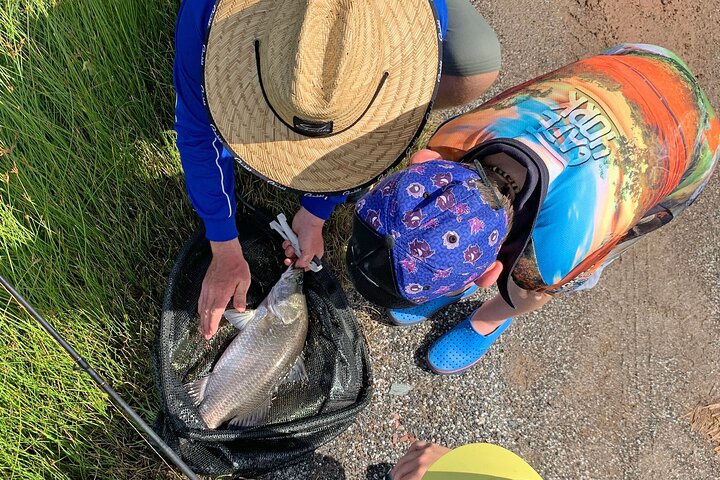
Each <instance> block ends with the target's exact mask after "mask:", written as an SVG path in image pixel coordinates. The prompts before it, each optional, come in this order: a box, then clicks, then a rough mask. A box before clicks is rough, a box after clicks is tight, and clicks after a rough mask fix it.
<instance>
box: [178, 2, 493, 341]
mask: <svg viewBox="0 0 720 480" xmlns="http://www.w3.org/2000/svg"><path fill="white" fill-rule="evenodd" d="M175 46H176V56H175V63H174V69H173V78H174V84H175V88H176V92H177V102H176V122H175V130H176V131H177V146H178V150H179V152H180V158H181V161H182V165H183V170H184V172H185V179H186V186H187V190H188V194H189V197H190V200H191V202H192V204H193V206H194V207H195V210H196V211H197V212H198V214H199V216H200V217H201V219H202V220H203V223H204V225H205V230H206V236H207V238H208V240H210V242H211V247H212V251H213V260H212V263H211V264H210V267H209V268H208V271H207V274H206V276H205V279H204V282H203V285H202V292H201V295H200V300H199V303H198V312H199V314H200V319H201V326H202V330H203V333H204V334H205V337H206V338H210V337H212V336H213V335H214V334H215V332H216V331H217V327H218V323H219V321H220V317H221V314H222V312H223V310H224V309H225V308H226V306H227V303H228V302H229V301H230V299H231V298H232V299H233V306H234V307H235V308H236V309H238V310H241V311H242V310H244V308H245V295H246V291H247V288H248V286H249V283H250V272H249V269H248V265H247V263H246V262H245V259H244V258H243V253H242V250H241V247H240V244H239V243H238V241H237V235H238V233H237V229H236V225H235V208H236V206H235V200H234V171H233V165H234V163H235V161H234V160H236V161H237V162H238V163H240V164H241V165H242V166H243V167H244V168H245V169H247V170H249V171H251V172H253V173H255V174H256V175H258V176H260V177H262V178H264V179H265V180H267V181H268V182H269V183H271V184H273V185H276V186H278V187H281V188H283V189H287V190H291V191H295V192H298V193H300V194H302V195H303V197H302V201H301V204H302V208H301V209H300V210H299V211H298V212H297V214H296V215H295V217H294V219H293V223H292V227H293V229H294V230H295V232H296V233H297V234H298V237H299V242H300V247H301V249H302V252H303V256H302V258H300V259H298V260H297V265H298V266H299V267H307V266H308V264H309V263H310V261H311V259H312V258H313V257H314V256H318V257H320V256H322V253H323V240H322V227H323V223H324V222H325V220H326V219H327V218H328V217H329V215H330V213H331V212H332V210H333V208H334V206H335V205H336V204H338V203H341V202H343V201H344V200H345V198H346V196H347V195H348V194H350V193H352V192H354V191H358V190H359V189H360V188H362V187H364V186H367V185H370V184H371V183H372V182H373V181H374V180H376V179H377V178H378V177H379V176H380V175H381V174H382V173H384V172H385V171H387V170H388V169H389V168H390V167H392V166H393V165H395V164H396V163H397V162H398V161H399V160H400V159H401V158H402V157H403V156H404V154H405V152H406V150H407V149H408V147H409V146H411V145H412V144H413V142H414V140H415V138H416V137H417V135H418V134H419V132H420V131H421V130H422V127H423V125H424V122H425V119H426V116H427V113H428V111H429V110H430V108H431V107H432V105H433V100H434V99H435V98H436V97H437V99H436V101H435V105H436V106H438V107H449V106H453V105H459V104H463V103H466V102H468V101H470V100H472V99H474V98H476V97H478V96H479V95H480V94H482V93H483V92H484V91H485V90H486V89H487V88H488V87H489V86H490V84H492V82H493V81H494V80H495V78H496V77H497V74H498V70H499V68H500V48H499V44H498V41H497V38H496V37H495V34H494V32H493V31H492V30H491V29H490V27H489V26H488V25H487V23H486V22H485V20H484V19H483V18H482V17H481V16H480V15H479V14H478V13H477V11H476V10H475V9H474V7H473V6H472V5H471V4H470V3H469V0H402V1H394V2H386V1H384V0H363V1H362V2H360V1H353V0H217V1H215V0H196V1H183V2H182V4H181V6H180V11H179V13H178V19H177V25H176V34H175ZM441 59H442V60H441Z"/></svg>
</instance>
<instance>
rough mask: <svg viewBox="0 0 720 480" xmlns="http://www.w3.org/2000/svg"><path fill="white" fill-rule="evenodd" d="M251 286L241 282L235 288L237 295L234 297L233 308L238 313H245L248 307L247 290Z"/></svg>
mask: <svg viewBox="0 0 720 480" xmlns="http://www.w3.org/2000/svg"><path fill="white" fill-rule="evenodd" d="M248 287H249V285H246V284H245V282H240V284H238V286H237V287H236V288H235V295H233V308H234V309H235V310H237V311H238V312H244V311H245V308H246V307H247V290H248Z"/></svg>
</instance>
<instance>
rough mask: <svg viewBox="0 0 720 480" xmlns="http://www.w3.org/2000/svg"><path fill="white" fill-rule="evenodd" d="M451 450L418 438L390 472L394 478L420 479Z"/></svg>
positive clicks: (404, 479) (402, 479) (393, 479)
mask: <svg viewBox="0 0 720 480" xmlns="http://www.w3.org/2000/svg"><path fill="white" fill-rule="evenodd" d="M449 451H450V449H449V448H445V447H443V446H440V445H436V444H434V443H427V442H423V441H421V440H417V441H416V442H414V443H413V444H412V445H410V448H408V451H407V452H406V453H405V455H403V456H402V457H401V458H400V460H398V462H397V463H396V464H395V467H394V468H393V469H392V472H390V476H391V477H392V480H420V479H421V478H422V477H423V475H425V472H427V470H428V468H430V466H431V465H432V464H433V463H435V462H436V461H437V460H438V459H439V458H440V457H442V456H443V455H445V454H446V453H448V452H449Z"/></svg>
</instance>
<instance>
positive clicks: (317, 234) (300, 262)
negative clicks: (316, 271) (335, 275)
mask: <svg viewBox="0 0 720 480" xmlns="http://www.w3.org/2000/svg"><path fill="white" fill-rule="evenodd" d="M324 224H325V220H323V219H321V218H318V217H316V216H315V215H313V214H312V213H310V212H308V211H307V210H305V208H301V209H300V210H298V212H297V213H296V214H295V218H293V222H292V229H293V231H294V232H295V234H296V235H297V237H298V243H299V244H300V250H302V255H301V256H300V258H297V254H296V252H295V249H294V248H293V247H292V245H290V242H289V241H288V240H285V242H283V248H284V249H285V256H286V257H287V258H286V259H285V265H288V266H290V265H292V263H293V262H295V266H296V267H298V268H304V269H306V270H307V267H308V265H310V262H311V261H312V259H313V257H318V258H322V256H323V253H324V251H323V250H324V248H325V245H324V243H323V237H322V229H323V225H324Z"/></svg>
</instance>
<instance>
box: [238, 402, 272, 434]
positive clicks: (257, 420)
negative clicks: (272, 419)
mask: <svg viewBox="0 0 720 480" xmlns="http://www.w3.org/2000/svg"><path fill="white" fill-rule="evenodd" d="M271 406H272V399H271V398H268V399H267V402H266V403H265V404H264V405H262V406H261V407H260V408H258V409H257V410H255V411H254V412H250V414H249V415H245V416H242V417H235V418H233V419H231V420H230V421H229V422H228V426H230V427H243V428H244V427H254V426H256V425H260V424H262V423H263V421H264V420H265V418H266V417H267V416H268V413H270V407H271Z"/></svg>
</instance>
